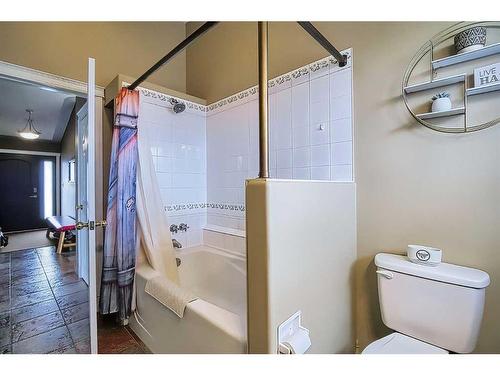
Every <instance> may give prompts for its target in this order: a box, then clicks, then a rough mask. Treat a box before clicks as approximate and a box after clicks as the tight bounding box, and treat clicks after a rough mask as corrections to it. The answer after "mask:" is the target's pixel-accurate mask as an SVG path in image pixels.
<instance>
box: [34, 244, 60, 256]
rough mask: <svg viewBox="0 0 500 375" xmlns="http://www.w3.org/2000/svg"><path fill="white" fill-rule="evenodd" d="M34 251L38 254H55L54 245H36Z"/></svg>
mask: <svg viewBox="0 0 500 375" xmlns="http://www.w3.org/2000/svg"><path fill="white" fill-rule="evenodd" d="M36 252H37V253H38V255H41V256H43V255H46V254H49V255H50V254H56V247H55V246H44V247H38V248H37V249H36Z"/></svg>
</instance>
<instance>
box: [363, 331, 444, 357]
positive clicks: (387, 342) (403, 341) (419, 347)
mask: <svg viewBox="0 0 500 375" xmlns="http://www.w3.org/2000/svg"><path fill="white" fill-rule="evenodd" d="M362 354H448V351H446V350H444V349H441V348H438V347H437V346H434V345H431V344H427V343H426V342H423V341H420V340H417V339H414V338H413V337H409V336H405V335H403V334H401V333H399V332H394V333H391V334H390V335H387V336H385V337H382V338H381V339H378V340H377V341H374V342H372V343H371V344H370V345H368V346H367V347H366V348H365V350H363V352H362Z"/></svg>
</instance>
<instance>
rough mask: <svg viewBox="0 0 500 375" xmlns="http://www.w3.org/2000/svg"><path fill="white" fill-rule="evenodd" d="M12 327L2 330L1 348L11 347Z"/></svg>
mask: <svg viewBox="0 0 500 375" xmlns="http://www.w3.org/2000/svg"><path fill="white" fill-rule="evenodd" d="M10 344H11V341H10V326H7V327H3V328H0V346H5V345H10Z"/></svg>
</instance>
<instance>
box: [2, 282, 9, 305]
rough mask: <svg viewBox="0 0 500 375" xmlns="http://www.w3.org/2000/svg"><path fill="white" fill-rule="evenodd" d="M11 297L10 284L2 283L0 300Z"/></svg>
mask: <svg viewBox="0 0 500 375" xmlns="http://www.w3.org/2000/svg"><path fill="white" fill-rule="evenodd" d="M9 298H10V285H9V284H2V285H0V302H4V301H7V300H9Z"/></svg>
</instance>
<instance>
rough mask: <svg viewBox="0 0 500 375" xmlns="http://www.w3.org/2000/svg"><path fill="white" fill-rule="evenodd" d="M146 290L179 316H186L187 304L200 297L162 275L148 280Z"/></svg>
mask: <svg viewBox="0 0 500 375" xmlns="http://www.w3.org/2000/svg"><path fill="white" fill-rule="evenodd" d="M145 292H146V293H147V294H149V295H150V296H151V297H153V298H154V299H155V300H157V301H158V302H160V303H161V304H162V305H164V306H166V307H168V308H169V309H170V310H172V311H173V312H174V313H175V314H176V315H177V316H178V317H179V318H182V317H183V316H184V310H185V309H186V305H187V304H188V303H189V302H191V301H194V300H196V299H198V297H196V296H195V295H194V294H192V293H191V292H190V291H188V290H186V289H183V288H181V287H180V286H178V285H177V284H175V283H174V282H172V281H170V280H169V279H167V278H166V277H165V276H162V275H158V276H155V277H153V278H151V279H149V280H148V281H147V282H146V288H145Z"/></svg>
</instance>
